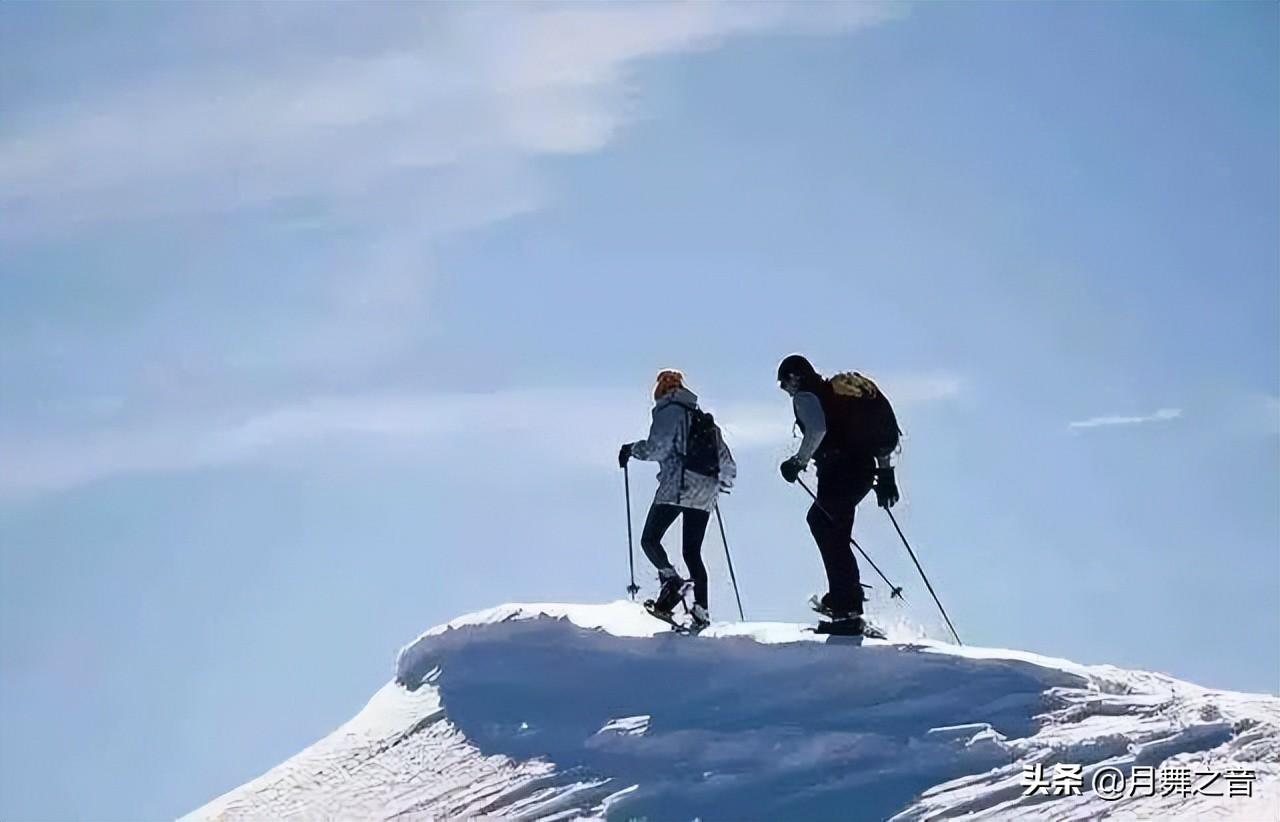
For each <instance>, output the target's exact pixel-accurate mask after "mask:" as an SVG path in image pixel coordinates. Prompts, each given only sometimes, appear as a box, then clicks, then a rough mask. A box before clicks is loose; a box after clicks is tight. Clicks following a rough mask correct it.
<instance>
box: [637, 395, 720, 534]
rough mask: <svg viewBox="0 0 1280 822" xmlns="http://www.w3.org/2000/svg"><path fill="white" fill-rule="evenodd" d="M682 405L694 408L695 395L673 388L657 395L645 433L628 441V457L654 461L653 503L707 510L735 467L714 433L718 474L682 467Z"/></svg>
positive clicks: (685, 431) (685, 415)
mask: <svg viewBox="0 0 1280 822" xmlns="http://www.w3.org/2000/svg"><path fill="white" fill-rule="evenodd" d="M683 406H689V407H691V408H697V407H698V396H697V395H696V394H694V393H693V392H692V391H690V390H689V389H687V388H677V389H675V390H674V391H671V392H668V393H666V394H663V395H662V396H661V397H659V398H658V400H657V401H656V402H655V403H654V405H653V422H652V423H651V424H650V426H649V436H648V438H647V439H643V440H640V441H639V442H633V443H632V444H631V456H632V457H635V458H636V459H638V460H649V461H651V462H656V463H658V491H657V493H656V494H654V497H653V502H654V504H655V505H678V506H680V507H682V508H696V509H698V510H699V511H710V510H712V509H713V508H715V505H716V497H717V496H718V494H719V493H720V490H721V489H722V488H723V489H725V490H727V489H728V488H730V487H732V485H733V481H734V479H735V478H736V477H737V475H738V466H737V465H736V464H735V463H734V461H733V455H732V454H731V453H729V447H728V446H727V445H725V442H724V437H723V436H719V435H718V436H717V438H716V439H717V441H718V445H719V452H720V476H719V477H708V476H704V475H702V474H696V473H694V472H692V471H685V470H684V459H683V454H684V452H685V442H686V440H687V439H688V436H689V411H687V410H686V409H685V408H684V407H683Z"/></svg>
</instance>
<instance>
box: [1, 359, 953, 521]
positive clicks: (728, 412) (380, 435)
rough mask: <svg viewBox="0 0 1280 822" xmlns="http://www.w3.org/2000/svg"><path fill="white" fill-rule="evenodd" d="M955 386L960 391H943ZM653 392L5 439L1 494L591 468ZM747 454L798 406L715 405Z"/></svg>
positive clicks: (524, 392) (352, 399) (333, 401)
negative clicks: (305, 462) (152, 477)
mask: <svg viewBox="0 0 1280 822" xmlns="http://www.w3.org/2000/svg"><path fill="white" fill-rule="evenodd" d="M884 384H885V385H886V390H888V388H887V386H889V385H891V384H899V385H902V386H910V385H920V386H926V385H927V386H933V387H932V388H931V389H930V390H927V391H925V390H922V391H918V392H915V393H912V392H911V391H906V390H904V392H903V395H902V396H901V397H898V396H894V402H895V405H896V406H897V407H898V408H899V410H900V411H901V410H902V409H905V408H908V407H912V406H919V405H922V404H926V403H930V402H936V401H939V400H945V399H947V398H949V397H951V396H954V394H955V391H958V390H959V389H958V386H959V385H960V384H961V383H960V380H958V379H954V380H946V379H943V378H940V377H938V376H925V377H912V376H905V377H902V378H900V379H898V380H894V381H890V380H885V381H884ZM944 385H952V386H956V388H955V390H952V391H943V390H941V387H942V386H944ZM648 410H649V409H648V406H647V404H646V403H645V400H644V394H643V392H637V391H625V390H619V389H603V388H564V389H508V390H502V391H493V392H483V393H479V392H477V393H384V394H364V395H355V396H327V397H316V398H313V399H310V400H307V401H304V402H297V403H290V404H286V405H282V406H279V407H275V408H271V409H268V410H258V411H247V412H241V413H239V414H227V413H222V414H216V415H210V416H208V417H204V418H193V417H192V416H191V415H189V414H182V415H178V416H175V417H173V418H171V419H163V420H153V421H150V422H147V423H142V424H134V425H132V426H122V427H112V428H100V429H98V430H95V431H91V432H87V433H75V434H63V435H49V434H39V433H32V432H4V433H5V436H4V438H0V496H17V495H22V494H39V493H49V492H56V491H60V490H65V489H69V488H74V487H76V486H79V485H84V484H87V483H92V482H96V481H99V480H105V479H111V478H114V477H119V476H130V475H148V474H167V473H176V472H184V471H193V470H199V469H203V468H211V467H216V466H221V465H230V464H239V463H247V462H253V461H255V460H259V459H263V458H265V457H267V456H268V455H270V454H272V453H279V452H284V451H292V452H295V453H297V452H301V453H309V454H312V455H318V456H320V457H321V458H323V455H324V454H326V453H328V451H329V449H330V448H331V447H332V446H333V445H334V444H335V443H343V442H353V443H356V444H358V445H359V446H361V447H365V448H374V449H375V450H376V446H377V445H378V444H379V443H385V444H387V445H389V446H390V447H389V448H387V449H385V450H381V451H379V453H381V454H383V455H385V456H386V457H387V458H390V459H412V460H421V461H430V460H431V459H433V458H435V453H434V449H435V447H436V446H438V445H440V444H441V443H445V442H459V441H461V442H464V443H467V444H468V447H477V448H478V449H479V450H478V451H477V452H476V453H477V454H478V456H477V459H489V458H490V456H489V455H490V453H491V452H490V451H489V450H486V449H492V448H494V447H495V443H497V444H498V445H500V450H502V451H503V454H504V456H503V459H513V458H516V457H517V456H519V457H522V458H535V459H545V460H553V461H557V462H560V463H568V464H572V465H577V466H581V467H599V468H607V467H609V466H610V465H613V459H614V454H615V450H614V449H615V446H616V445H617V444H618V443H621V442H624V441H626V440H629V439H635V438H637V437H639V436H642V435H643V434H644V431H645V426H646V425H647V422H648V418H649V414H648ZM711 410H713V411H714V412H715V414H716V419H717V421H718V422H719V423H720V424H721V426H723V428H724V430H725V433H726V437H727V439H728V441H729V443H730V445H731V447H732V448H733V449H734V451H735V452H736V453H745V452H747V451H751V450H753V449H759V448H767V447H769V446H771V445H775V444H776V445H779V446H783V445H785V444H787V443H788V442H789V441H790V439H791V424H790V423H791V408H790V403H789V402H788V401H787V399H786V397H783V396H782V395H781V394H779V401H777V402H774V403H768V402H733V401H730V402H725V403H723V404H717V405H714V406H712V407H711Z"/></svg>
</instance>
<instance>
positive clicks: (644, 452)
mask: <svg viewBox="0 0 1280 822" xmlns="http://www.w3.org/2000/svg"><path fill="white" fill-rule="evenodd" d="M683 415H684V410H683V409H681V408H680V407H679V406H677V405H673V404H668V405H664V406H662V407H661V408H655V409H653V422H652V423H650V424H649V436H648V438H646V439H643V440H640V441H639V442H633V443H631V456H632V457H634V458H635V459H638V460H649V461H652V462H662V460H663V458H664V457H666V456H667V455H669V454H670V453H671V450H672V449H673V448H674V447H675V443H676V429H677V428H678V427H679V425H680V422H681V417H682V416H683Z"/></svg>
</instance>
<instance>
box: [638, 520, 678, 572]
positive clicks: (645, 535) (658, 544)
mask: <svg viewBox="0 0 1280 822" xmlns="http://www.w3.org/2000/svg"><path fill="white" fill-rule="evenodd" d="M678 516H680V509H679V508H677V507H675V506H674V505H662V504H656V503H655V504H654V505H651V506H650V507H649V515H648V516H647V517H645V520H644V530H642V531H641V532H640V547H641V548H642V549H643V550H644V555H645V556H646V557H648V558H649V561H650V562H652V563H653V567H654V568H657V569H658V571H659V572H661V571H663V570H665V569H669V568H671V560H669V559H667V552H666V551H665V550H664V549H663V547H662V536H663V535H664V534H666V533H667V529H668V528H670V527H671V523H673V522H675V521H676V517H678Z"/></svg>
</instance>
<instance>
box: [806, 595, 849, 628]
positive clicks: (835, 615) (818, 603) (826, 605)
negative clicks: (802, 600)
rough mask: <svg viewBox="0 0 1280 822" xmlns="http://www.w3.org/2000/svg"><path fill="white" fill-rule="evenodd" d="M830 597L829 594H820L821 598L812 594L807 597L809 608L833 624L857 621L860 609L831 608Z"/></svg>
mask: <svg viewBox="0 0 1280 822" xmlns="http://www.w3.org/2000/svg"><path fill="white" fill-rule="evenodd" d="M830 596H831V595H830V594H822V595H821V596H819V595H818V594H814V595H813V596H811V597H809V607H810V608H812V609H813V610H815V611H817V612H818V613H819V614H822V615H823V616H824V617H827V618H828V619H830V620H832V621H834V622H841V621H847V620H850V619H858V618H860V617H861V616H862V609H861V608H859V609H858V610H856V611H849V610H844V609H841V608H833V607H831V605H830V599H829V597H830Z"/></svg>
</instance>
